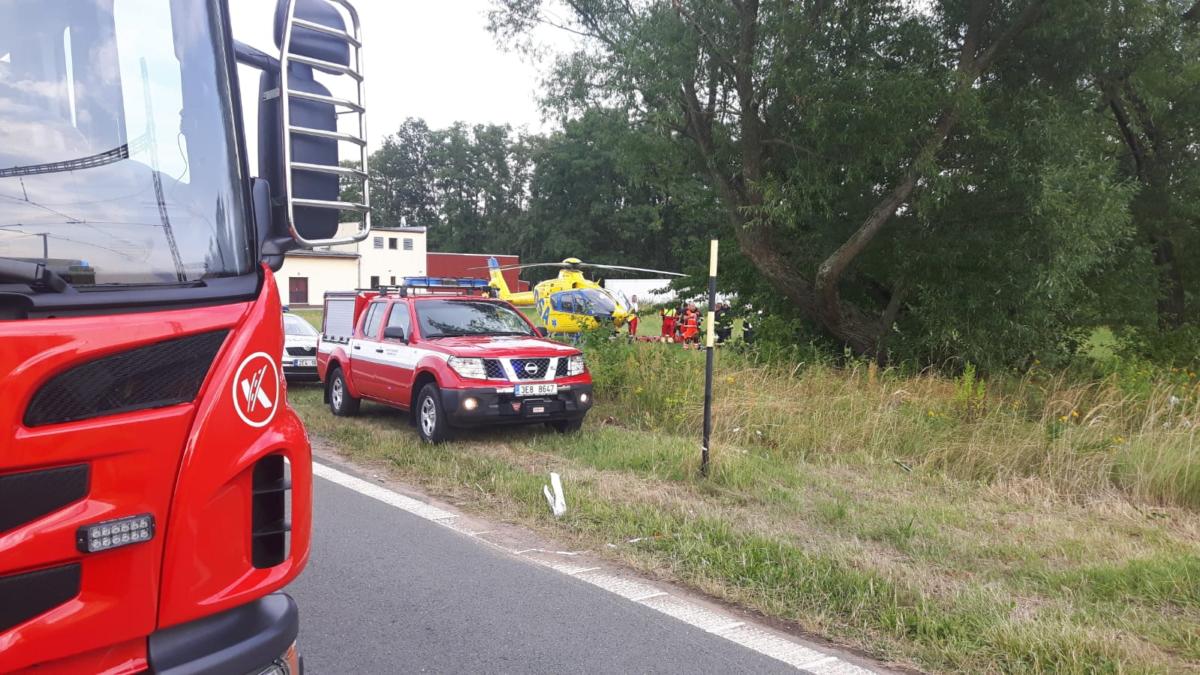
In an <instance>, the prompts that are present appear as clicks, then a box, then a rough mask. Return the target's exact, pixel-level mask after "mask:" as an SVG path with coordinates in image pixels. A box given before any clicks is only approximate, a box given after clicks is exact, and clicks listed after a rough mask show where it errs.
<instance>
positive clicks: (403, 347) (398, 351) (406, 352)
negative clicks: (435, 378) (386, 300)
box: [381, 300, 418, 408]
mask: <svg viewBox="0 0 1200 675" xmlns="http://www.w3.org/2000/svg"><path fill="white" fill-rule="evenodd" d="M410 311H411V310H410V306H409V303H407V302H404V301H402V300H401V301H398V302H394V303H392V311H391V313H390V314H388V319H387V324H386V325H385V326H384V330H383V332H384V337H383V341H382V343H381V344H382V346H383V358H384V360H385V361H386V362H387V365H386V366H384V368H385V372H384V373H383V379H384V382H385V385H384V386H385V387H386V391H387V401H388V402H389V403H392V404H393V405H398V406H402V407H404V408H407V407H408V404H409V403H410V402H411V401H412V382H413V371H414V370H415V369H416V367H417V356H418V350H417V349H416V348H414V347H411V346H409V344H408V341H409V339H410V338H411V337H412V316H411V314H410ZM389 328H391V329H393V330H395V329H397V328H398V329H400V330H403V331H404V339H400V338H389V337H387V335H386V333H387V332H388V329H389Z"/></svg>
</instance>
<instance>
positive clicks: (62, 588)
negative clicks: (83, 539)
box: [0, 563, 80, 633]
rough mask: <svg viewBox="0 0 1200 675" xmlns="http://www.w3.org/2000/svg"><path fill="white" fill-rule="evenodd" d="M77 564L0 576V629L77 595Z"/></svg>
mask: <svg viewBox="0 0 1200 675" xmlns="http://www.w3.org/2000/svg"><path fill="white" fill-rule="evenodd" d="M79 580H80V565H79V563H71V564H70V565H62V566H61V567H50V568H47V569H42V570H36V571H34V572H26V573H24V574H13V575H11V576H7V577H0V633H2V632H4V631H6V630H8V629H9V628H12V627H13V626H16V625H17V624H20V623H25V622H26V621H28V620H30V619H32V618H33V617H35V616H37V615H38V614H44V613H46V612H48V611H50V610H52V609H54V608H55V607H58V606H59V605H61V604H63V603H64V602H66V601H68V600H70V599H71V598H73V597H75V596H77V595H79Z"/></svg>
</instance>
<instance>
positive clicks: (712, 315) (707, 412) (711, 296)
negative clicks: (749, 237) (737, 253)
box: [700, 239, 717, 476]
mask: <svg viewBox="0 0 1200 675" xmlns="http://www.w3.org/2000/svg"><path fill="white" fill-rule="evenodd" d="M716 307H717V240H716V239H713V240H712V241H710V242H709V251H708V320H707V321H706V322H705V323H706V326H705V327H706V328H707V331H708V335H707V336H706V339H707V343H706V344H707V346H706V347H705V350H704V351H705V364H704V443H703V444H702V445H701V446H700V451H701V454H700V475H701V476H707V475H708V443H709V438H710V437H711V436H712V397H713V394H712V388H713V347H714V343H715V338H716V329H717V327H716V325H715V323H716V316H717V315H716Z"/></svg>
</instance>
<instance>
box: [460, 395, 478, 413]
mask: <svg viewBox="0 0 1200 675" xmlns="http://www.w3.org/2000/svg"><path fill="white" fill-rule="evenodd" d="M462 405H463V410H466V411H467V412H470V411H472V410H474V409H476V408H478V407H479V401H477V400H475V399H473V398H464V399H463V404H462Z"/></svg>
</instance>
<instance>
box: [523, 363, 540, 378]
mask: <svg viewBox="0 0 1200 675" xmlns="http://www.w3.org/2000/svg"><path fill="white" fill-rule="evenodd" d="M537 371H538V367H537V364H536V363H534V362H533V361H526V362H525V374H526V375H537Z"/></svg>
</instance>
